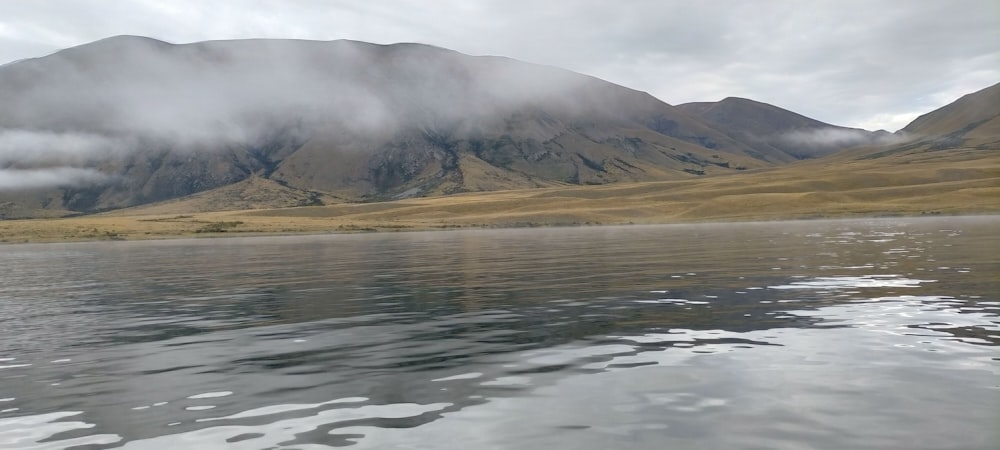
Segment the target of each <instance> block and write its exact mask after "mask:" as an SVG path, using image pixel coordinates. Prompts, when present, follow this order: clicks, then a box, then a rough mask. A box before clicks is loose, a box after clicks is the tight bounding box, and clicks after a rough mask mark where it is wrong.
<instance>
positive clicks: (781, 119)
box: [677, 97, 891, 162]
mask: <svg viewBox="0 0 1000 450" xmlns="http://www.w3.org/2000/svg"><path fill="white" fill-rule="evenodd" d="M677 108H678V109H680V110H681V111H684V112H687V113H689V114H691V115H695V116H697V117H700V118H702V119H705V120H706V121H708V122H709V123H711V124H712V125H713V126H715V127H716V128H718V129H720V130H724V131H725V132H726V133H727V134H728V135H729V136H730V137H732V138H733V139H735V140H737V141H740V142H743V143H746V144H748V145H750V146H752V147H753V148H754V149H755V150H756V151H758V152H761V153H762V155H761V157H764V155H768V156H770V157H777V158H779V159H778V161H780V162H790V161H794V160H797V159H807V158H815V157H820V156H824V155H828V154H831V153H834V152H837V151H839V150H843V149H845V148H849V147H855V146H858V145H867V144H873V143H879V142H884V141H887V140H889V137H890V136H891V135H890V134H889V133H888V132H884V131H883V132H881V133H879V132H871V131H867V130H862V129H858V128H846V127H840V126H836V125H830V124H828V123H824V122H820V121H818V120H815V119H810V118H808V117H806V116H803V115H801V114H797V113H794V112H791V111H788V110H786V109H782V108H779V107H777V106H773V105H769V104H767V103H761V102H757V101H754V100H749V99H745V98H738V97H727V98H725V99H723V100H721V101H718V102H695V103H684V104H681V105H677Z"/></svg>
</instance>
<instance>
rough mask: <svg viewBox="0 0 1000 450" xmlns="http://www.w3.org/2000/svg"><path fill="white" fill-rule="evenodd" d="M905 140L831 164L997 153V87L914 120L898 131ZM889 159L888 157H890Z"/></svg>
mask: <svg viewBox="0 0 1000 450" xmlns="http://www.w3.org/2000/svg"><path fill="white" fill-rule="evenodd" d="M898 134H899V135H901V136H902V137H905V139H904V140H902V141H899V142H895V143H891V144H888V145H877V146H865V147H859V148H856V149H852V150H849V151H846V152H843V153H842V154H834V155H831V162H834V163H835V162H836V161H843V160H851V159H870V160H872V159H891V160H892V161H894V162H896V163H903V162H907V163H908V162H913V161H932V162H933V161H937V162H940V163H941V164H944V163H946V162H947V161H949V160H970V159H979V158H987V157H994V156H995V155H997V154H998V151H1000V84H995V85H993V86H990V87H988V88H985V89H982V90H980V91H977V92H973V93H971V94H967V95H964V96H962V97H961V98H959V99H958V100H955V101H954V102H952V103H949V104H947V105H945V106H943V107H941V108H938V109H936V110H934V111H931V112H929V113H927V114H924V115H922V116H920V117H918V118H916V119H915V120H914V121H913V122H911V123H910V124H908V125H907V126H905V127H903V129H901V130H900V131H899V132H898ZM890 157H891V158H890Z"/></svg>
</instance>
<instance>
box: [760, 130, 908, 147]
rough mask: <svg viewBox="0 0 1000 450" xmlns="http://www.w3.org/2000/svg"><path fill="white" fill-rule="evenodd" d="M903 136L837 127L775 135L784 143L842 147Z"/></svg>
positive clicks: (890, 141) (898, 138)
mask: <svg viewBox="0 0 1000 450" xmlns="http://www.w3.org/2000/svg"><path fill="white" fill-rule="evenodd" d="M903 140H905V138H904V137H903V136H900V135H897V134H889V133H886V134H883V135H880V136H876V137H874V138H873V137H872V135H871V134H869V133H867V132H865V131H864V130H858V129H837V128H822V129H818V130H808V131H792V132H790V133H785V134H783V135H781V136H778V137H777V141H779V142H781V143H785V144H792V145H802V146H807V147H836V148H844V147H850V146H852V145H862V144H890V143H894V142H902V141H903Z"/></svg>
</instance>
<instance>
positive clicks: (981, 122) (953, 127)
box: [902, 83, 1000, 139]
mask: <svg viewBox="0 0 1000 450" xmlns="http://www.w3.org/2000/svg"><path fill="white" fill-rule="evenodd" d="M998 105H1000V83H997V84H994V85H993V86H990V87H988V88H985V89H981V90H979V91H977V92H973V93H971V94H966V95H964V96H962V97H961V98H959V99H958V100H955V101H954V102H952V103H950V104H948V105H946V106H944V107H942V108H939V109H937V110H934V111H931V112H929V113H927V114H924V115H922V116H920V117H917V118H916V119H915V120H914V121H913V122H911V123H910V124H908V125H907V126H906V127H904V128H903V129H902V132H903V133H906V134H908V135H912V136H946V135H953V136H956V137H962V138H972V139H976V138H987V139H989V138H994V137H997V136H1000V106H998Z"/></svg>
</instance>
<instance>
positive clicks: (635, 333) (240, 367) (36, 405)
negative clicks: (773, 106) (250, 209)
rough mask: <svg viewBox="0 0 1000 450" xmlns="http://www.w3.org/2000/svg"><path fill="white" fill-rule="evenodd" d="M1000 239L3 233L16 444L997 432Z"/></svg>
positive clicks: (856, 234)
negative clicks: (29, 240) (45, 237)
mask: <svg viewBox="0 0 1000 450" xmlns="http://www.w3.org/2000/svg"><path fill="white" fill-rule="evenodd" d="M998 232H1000V218H997V217H970V218H928V219H879V220H854V221H809V222H773V223H753V224H708V225H669V226H630V227H594V228H548V229H530V230H498V231H455V232H432V233H393V234H369V235H331V236H308V237H280V238H230V239H199V240H176V241H151V242H110V243H108V242H105V243H81V244H46V245H7V246H3V247H0V287H2V288H0V448H4V449H8V448H9V449H29V448H30V449H45V448H52V449H61V448H70V447H75V448H95V449H99V448H121V447H124V448H136V449H175V448H239V449H259V448H289V449H291V448H296V449H316V448H331V447H341V446H352V447H354V448H512V449H513V448H517V449H521V448H578V449H588V448H590V449H604V448H797V449H798V448H829V449H841V448H961V449H970V448H983V449H987V448H989V449H992V448H998V447H1000V427H998V426H997V424H1000V351H998V349H1000V347H998V345H1000V257H998V256H997V255H998V254H1000V233H998Z"/></svg>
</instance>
